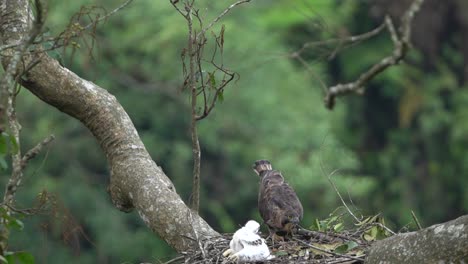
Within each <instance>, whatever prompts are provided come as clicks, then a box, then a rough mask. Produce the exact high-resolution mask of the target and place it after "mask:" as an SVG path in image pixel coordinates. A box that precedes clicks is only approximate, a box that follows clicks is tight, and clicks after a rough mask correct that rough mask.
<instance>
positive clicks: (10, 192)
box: [0, 0, 45, 205]
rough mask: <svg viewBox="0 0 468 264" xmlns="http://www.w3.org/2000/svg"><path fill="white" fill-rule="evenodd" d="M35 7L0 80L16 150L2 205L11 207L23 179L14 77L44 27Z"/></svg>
mask: <svg viewBox="0 0 468 264" xmlns="http://www.w3.org/2000/svg"><path fill="white" fill-rule="evenodd" d="M35 7H36V11H37V12H36V19H35V20H34V23H33V26H32V29H31V30H30V32H29V34H28V35H26V36H25V38H24V39H23V43H22V44H20V45H19V46H17V49H16V50H15V51H14V53H13V56H12V59H11V60H10V62H9V64H8V66H7V68H6V70H5V73H4V75H3V78H2V79H1V80H0V89H2V90H4V91H7V93H8V99H7V109H6V112H7V118H8V125H9V130H10V135H11V136H12V138H13V139H14V140H15V145H16V149H15V150H14V151H12V173H11V177H10V179H9V180H8V183H7V187H6V190H5V194H4V198H3V200H4V203H5V204H6V205H11V204H12V203H13V198H14V195H15V193H16V189H17V187H18V186H19V184H20V183H21V180H22V178H23V167H22V157H21V149H20V136H19V133H20V130H21V125H20V124H19V122H18V120H17V119H16V110H15V100H16V91H15V87H14V80H15V77H14V76H15V75H17V74H18V73H17V71H18V66H19V62H20V59H21V57H22V56H23V54H24V53H25V52H26V50H27V49H28V47H29V46H30V45H31V44H32V43H33V42H34V40H35V39H36V37H37V36H38V35H39V33H40V32H41V29H42V26H43V25H44V13H45V10H44V9H43V6H42V3H41V1H40V0H36V1H35Z"/></svg>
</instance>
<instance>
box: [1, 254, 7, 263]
mask: <svg viewBox="0 0 468 264" xmlns="http://www.w3.org/2000/svg"><path fill="white" fill-rule="evenodd" d="M0 263H7V264H8V260H7V259H6V258H5V257H4V256H1V255H0Z"/></svg>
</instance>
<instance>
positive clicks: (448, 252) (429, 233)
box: [366, 215, 468, 264]
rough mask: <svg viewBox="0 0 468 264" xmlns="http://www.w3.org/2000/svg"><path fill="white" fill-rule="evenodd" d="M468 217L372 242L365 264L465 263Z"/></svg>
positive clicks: (466, 258)
mask: <svg viewBox="0 0 468 264" xmlns="http://www.w3.org/2000/svg"><path fill="white" fill-rule="evenodd" d="M467 260H468V215H465V216H461V217H459V218H457V219H455V220H452V221H449V222H446V223H443V224H437V225H433V226H430V227H428V228H425V229H423V230H420V231H417V232H410V233H403V234H398V235H394V236H392V237H389V238H387V239H384V240H380V241H378V242H375V243H374V244H373V245H372V247H371V249H370V250H369V252H368V254H367V258H366V263H370V264H373V263H465V262H463V261H467Z"/></svg>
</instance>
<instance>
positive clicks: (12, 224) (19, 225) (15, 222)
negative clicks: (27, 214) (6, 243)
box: [7, 217, 24, 231]
mask: <svg viewBox="0 0 468 264" xmlns="http://www.w3.org/2000/svg"><path fill="white" fill-rule="evenodd" d="M7 226H8V228H15V229H17V230H20V231H21V230H23V228H24V224H23V222H22V221H21V220H19V219H17V218H14V217H10V219H8V224H7Z"/></svg>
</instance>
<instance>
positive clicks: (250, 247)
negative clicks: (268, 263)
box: [236, 233, 271, 262]
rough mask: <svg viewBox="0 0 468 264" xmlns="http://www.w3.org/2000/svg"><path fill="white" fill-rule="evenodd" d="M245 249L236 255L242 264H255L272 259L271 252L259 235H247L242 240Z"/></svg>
mask: <svg viewBox="0 0 468 264" xmlns="http://www.w3.org/2000/svg"><path fill="white" fill-rule="evenodd" d="M240 242H241V244H242V245H243V249H242V250H241V251H239V252H237V253H236V256H237V257H238V258H239V260H240V261H241V262H251V261H252V262H253V261H262V260H267V259H270V258H271V256H270V250H269V249H268V246H267V245H266V243H265V240H264V239H262V238H261V237H260V236H259V235H257V234H255V233H246V234H245V236H242V238H241V240H240Z"/></svg>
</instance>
